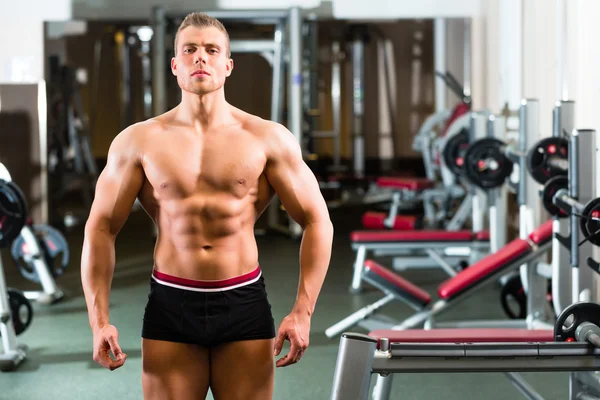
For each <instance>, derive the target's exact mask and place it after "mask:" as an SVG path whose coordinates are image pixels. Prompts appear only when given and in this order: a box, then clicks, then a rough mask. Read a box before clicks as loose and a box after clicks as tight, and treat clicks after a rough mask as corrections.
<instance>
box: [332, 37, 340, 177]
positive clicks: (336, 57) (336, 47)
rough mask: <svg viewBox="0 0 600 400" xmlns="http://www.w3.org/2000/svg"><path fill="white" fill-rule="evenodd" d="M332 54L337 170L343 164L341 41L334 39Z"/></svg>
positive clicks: (334, 159)
mask: <svg viewBox="0 0 600 400" xmlns="http://www.w3.org/2000/svg"><path fill="white" fill-rule="evenodd" d="M331 54H332V57H333V62H332V63H331V113H332V121H333V134H334V136H333V165H334V166H335V168H336V170H337V169H339V167H340V166H341V164H342V147H341V129H342V128H341V127H342V123H341V116H342V108H341V107H342V102H341V93H342V85H341V81H342V79H341V67H340V57H341V54H340V42H338V41H337V40H336V41H333V43H332V44H331Z"/></svg>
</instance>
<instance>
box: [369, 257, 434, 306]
mask: <svg viewBox="0 0 600 400" xmlns="http://www.w3.org/2000/svg"><path fill="white" fill-rule="evenodd" d="M363 278H364V279H365V280H366V281H367V282H369V283H370V284H371V285H373V286H375V287H377V288H379V289H380V290H382V291H383V292H388V293H389V292H391V293H394V294H397V295H398V296H399V297H401V298H407V299H409V300H411V301H412V302H414V303H417V304H419V305H421V306H422V307H425V306H426V305H427V304H429V302H430V301H431V296H430V295H429V293H427V292H426V291H425V290H423V289H421V288H420V287H418V286H416V285H414V284H413V283H411V282H409V281H407V280H406V279H404V278H402V277H401V276H400V275H398V274H395V273H393V272H392V271H390V270H389V269H387V268H385V267H383V266H381V265H379V264H377V263H376V262H375V261H373V260H366V261H365V271H364V275H363Z"/></svg>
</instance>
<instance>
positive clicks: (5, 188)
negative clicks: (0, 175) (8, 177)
mask: <svg viewBox="0 0 600 400" xmlns="http://www.w3.org/2000/svg"><path fill="white" fill-rule="evenodd" d="M26 219H27V203H26V201H25V196H24V195H23V192H22V191H21V189H19V187H18V186H17V185H15V184H14V183H12V182H10V181H5V180H0V247H7V246H9V245H10V243H11V242H12V241H13V240H15V239H16V238H17V237H18V236H19V234H20V232H21V229H22V228H23V226H25V222H26Z"/></svg>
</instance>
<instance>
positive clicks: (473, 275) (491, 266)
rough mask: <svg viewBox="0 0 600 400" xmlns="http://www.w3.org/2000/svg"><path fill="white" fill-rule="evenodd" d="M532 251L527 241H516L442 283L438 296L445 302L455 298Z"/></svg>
mask: <svg viewBox="0 0 600 400" xmlns="http://www.w3.org/2000/svg"><path fill="white" fill-rule="evenodd" d="M530 251H531V247H530V246H529V243H528V242H527V241H526V240H522V239H515V240H513V241H512V242H510V243H509V244H507V245H506V246H504V247H503V248H501V249H500V250H498V251H497V252H496V253H494V254H490V255H489V256H487V257H484V258H482V259H481V260H479V261H477V262H476V263H475V264H473V265H471V266H470V267H468V268H466V269H464V270H462V271H460V272H459V273H458V274H456V275H455V276H453V277H452V278H450V279H447V280H445V281H444V282H442V284H441V285H440V286H438V295H439V296H440V298H442V299H445V300H447V299H449V298H451V297H454V296H456V295H458V294H460V293H461V292H462V291H464V290H466V289H468V288H469V287H471V286H473V285H474V284H476V283H477V282H479V281H480V280H482V279H484V278H486V277H488V276H490V275H491V274H492V273H494V272H497V271H499V270H502V269H503V268H504V267H505V266H508V265H509V264H511V262H512V261H514V260H516V259H518V258H519V257H521V256H523V255H525V254H527V253H529V252H530Z"/></svg>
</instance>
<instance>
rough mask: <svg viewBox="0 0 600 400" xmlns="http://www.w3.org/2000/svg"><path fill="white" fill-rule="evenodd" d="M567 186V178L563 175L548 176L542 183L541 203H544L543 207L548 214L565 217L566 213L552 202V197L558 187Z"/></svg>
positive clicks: (564, 187)
mask: <svg viewBox="0 0 600 400" xmlns="http://www.w3.org/2000/svg"><path fill="white" fill-rule="evenodd" d="M568 188H569V178H567V177H566V176H564V175H559V176H555V177H554V178H550V179H549V180H548V181H547V182H546V183H545V184H544V190H543V191H542V203H543V204H544V208H545V209H546V211H548V213H549V214H550V215H552V216H553V217H558V218H566V217H568V214H567V213H566V212H565V211H563V210H561V209H560V208H558V207H557V206H556V205H554V203H553V202H552V198H553V197H554V195H555V194H556V192H558V191H559V190H560V189H568Z"/></svg>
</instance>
